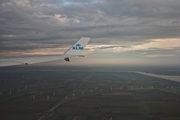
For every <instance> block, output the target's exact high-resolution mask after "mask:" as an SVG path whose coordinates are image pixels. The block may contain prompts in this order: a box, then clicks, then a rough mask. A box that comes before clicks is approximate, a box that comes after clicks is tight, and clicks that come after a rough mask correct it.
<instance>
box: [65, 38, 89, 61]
mask: <svg viewBox="0 0 180 120" xmlns="http://www.w3.org/2000/svg"><path fill="white" fill-rule="evenodd" d="M89 40H90V38H88V37H81V38H80V40H79V41H77V42H76V43H75V44H74V45H72V46H71V47H70V48H69V49H68V50H67V51H66V52H65V53H64V55H73V56H80V57H82V56H83V55H82V52H83V50H84V48H85V46H86V45H87V43H88V42H89ZM64 60H65V61H70V60H69V57H66V58H65V59H64Z"/></svg>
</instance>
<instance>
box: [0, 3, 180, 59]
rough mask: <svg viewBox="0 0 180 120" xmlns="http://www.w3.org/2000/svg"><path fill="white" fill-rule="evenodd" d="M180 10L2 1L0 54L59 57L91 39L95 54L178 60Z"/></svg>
mask: <svg viewBox="0 0 180 120" xmlns="http://www.w3.org/2000/svg"><path fill="white" fill-rule="evenodd" d="M179 6H180V1H179V0H171V1H167V0H150V1H144V0H1V1H0V55H1V56H12V55H14V56H18V55H30V54H28V53H34V54H38V55H40V54H43V55H44V54H45V53H43V52H37V51H47V52H46V54H52V53H53V54H59V53H62V52H63V51H64V50H65V49H66V48H68V45H70V44H72V43H74V42H75V41H76V40H77V39H78V38H80V37H82V36H87V37H91V38H92V40H91V44H90V45H89V46H88V49H87V50H88V51H87V52H88V53H91V54H98V53H99V54H103V53H109V54H116V53H125V54H126V55H129V54H130V53H131V54H132V53H133V55H134V54H135V56H141V57H151V58H152V57H173V56H175V58H174V59H177V58H179V55H180V50H179V47H180V44H179V43H180V7H179ZM168 42H171V43H169V44H167V43H168ZM157 44H158V45H157ZM172 44H173V45H172ZM174 44H175V45H174ZM164 45H165V47H164ZM120 55H121V54H120ZM92 56H93V55H92ZM95 56H96V55H94V57H95ZM115 56H116V55H115ZM128 58H129V57H128Z"/></svg>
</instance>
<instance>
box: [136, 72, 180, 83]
mask: <svg viewBox="0 0 180 120" xmlns="http://www.w3.org/2000/svg"><path fill="white" fill-rule="evenodd" d="M135 73H139V74H142V75H147V76H152V77H157V78H162V79H166V80H171V81H176V82H180V76H172V75H158V74H154V73H146V72H135Z"/></svg>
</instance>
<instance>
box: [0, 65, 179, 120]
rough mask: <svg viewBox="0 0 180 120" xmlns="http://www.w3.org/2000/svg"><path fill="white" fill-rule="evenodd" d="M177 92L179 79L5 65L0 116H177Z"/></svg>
mask: <svg viewBox="0 0 180 120" xmlns="http://www.w3.org/2000/svg"><path fill="white" fill-rule="evenodd" d="M17 69H18V70H17ZM179 91H180V83H178V82H173V81H169V80H164V79H160V78H154V77H150V76H145V75H141V74H138V73H133V72H123V71H119V72H118V71H92V70H89V69H86V70H84V69H76V70H72V69H69V68H48V67H47V68H38V69H36V68H34V67H26V68H25V67H18V68H16V67H12V68H1V69H0V93H1V94H0V119H2V120H25V119H26V120H106V119H107V120H109V119H111V120H119V119H123V120H132V119H133V120H161V119H163V120H168V119H175V120H177V119H180V92H179Z"/></svg>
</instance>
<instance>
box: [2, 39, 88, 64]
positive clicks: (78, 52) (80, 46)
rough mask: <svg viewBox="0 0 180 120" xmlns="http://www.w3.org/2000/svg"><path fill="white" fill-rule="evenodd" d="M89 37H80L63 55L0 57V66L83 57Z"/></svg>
mask: <svg viewBox="0 0 180 120" xmlns="http://www.w3.org/2000/svg"><path fill="white" fill-rule="evenodd" d="M89 40H90V38H87V37H81V38H80V40H79V41H77V42H76V43H75V44H74V45H72V46H71V47H70V48H69V49H68V50H67V51H66V52H65V53H64V54H63V55H56V56H38V57H22V58H8V59H0V67H3V66H12V65H23V64H24V65H28V64H34V63H41V62H48V61H55V60H61V59H64V60H66V61H70V60H69V57H74V56H79V57H83V55H82V52H83V50H84V48H85V46H86V44H87V43H88V42H89Z"/></svg>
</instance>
